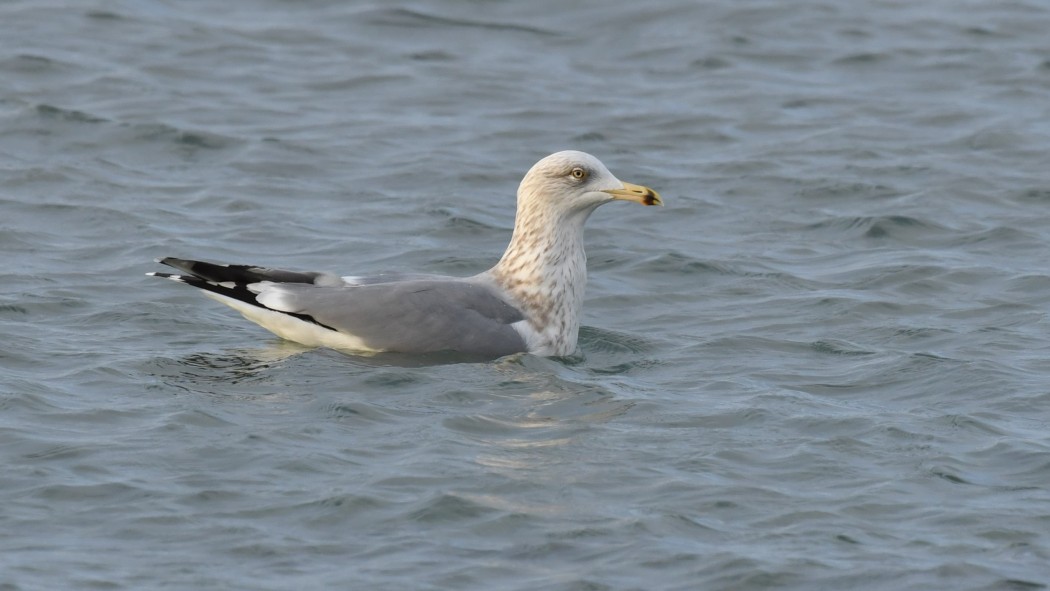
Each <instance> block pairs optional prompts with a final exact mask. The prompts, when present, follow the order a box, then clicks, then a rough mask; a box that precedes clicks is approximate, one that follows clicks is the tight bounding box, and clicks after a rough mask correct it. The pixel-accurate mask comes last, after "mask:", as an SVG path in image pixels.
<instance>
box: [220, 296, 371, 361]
mask: <svg viewBox="0 0 1050 591" xmlns="http://www.w3.org/2000/svg"><path fill="white" fill-rule="evenodd" d="M204 295H206V296H208V297H210V298H212V299H213V300H215V301H217V302H222V303H223V304H226V305H227V306H229V307H231V308H233V309H234V310H237V311H238V312H240V313H241V314H242V315H243V316H244V317H245V318H247V319H248V320H251V321H252V322H254V323H256V324H258V325H259V326H261V327H263V328H265V329H266V330H268V331H270V332H272V333H273V334H275V335H277V336H279V337H281V338H282V339H287V340H289V341H295V342H297V343H300V344H303V345H306V346H308V347H330V348H332V349H343V350H347V351H369V352H377V351H378V350H377V349H372V348H370V347H368V346H367V345H365V342H364V341H362V340H361V339H359V338H358V337H356V336H354V335H352V334H347V333H343V332H337V331H334V330H330V329H327V328H325V327H323V326H319V325H317V324H314V323H313V322H307V321H305V320H299V319H298V318H296V317H294V316H289V315H287V314H285V313H283V312H275V311H273V310H267V309H266V308H260V307H258V306H253V305H251V304H246V303H244V302H242V301H240V300H235V299H233V298H230V297H227V296H224V295H219V294H217V293H215V292H211V291H205V292H204Z"/></svg>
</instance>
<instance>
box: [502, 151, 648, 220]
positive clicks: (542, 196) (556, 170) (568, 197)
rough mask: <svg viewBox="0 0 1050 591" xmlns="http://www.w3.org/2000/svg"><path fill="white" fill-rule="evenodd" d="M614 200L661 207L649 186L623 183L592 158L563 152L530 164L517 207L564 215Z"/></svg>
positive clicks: (522, 182)
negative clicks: (535, 208) (531, 165)
mask: <svg viewBox="0 0 1050 591" xmlns="http://www.w3.org/2000/svg"><path fill="white" fill-rule="evenodd" d="M616 199H621V200H625V201H634V202H636V203H641V204H643V205H663V201H661V200H660V195H659V194H658V193H657V192H656V191H653V190H652V189H650V188H648V187H642V186H640V185H634V184H631V183H625V182H623V181H621V180H620V179H618V178H616V177H615V176H613V174H612V173H611V172H609V169H608V168H606V167H605V165H604V164H602V162H601V160H598V159H597V158H595V157H594V156H591V155H590V154H587V153H585V152H577V151H575V150H565V151H564V152H556V153H554V154H551V155H550V156H547V157H546V158H544V159H543V160H540V161H539V162H537V163H536V164H534V165H533V167H532V168H531V169H529V172H528V173H527V174H526V175H525V178H524V179H522V181H521V186H519V187H518V208H519V210H521V209H522V207H523V206H525V207H527V208H529V206H532V207H537V206H538V207H541V208H543V209H544V210H547V211H550V212H557V213H560V214H561V215H563V216H572V215H573V214H577V213H583V212H586V213H588V214H589V213H590V212H591V211H593V210H594V208H596V207H598V206H599V205H601V204H603V203H608V202H609V201H613V200H616Z"/></svg>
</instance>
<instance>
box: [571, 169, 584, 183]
mask: <svg viewBox="0 0 1050 591" xmlns="http://www.w3.org/2000/svg"><path fill="white" fill-rule="evenodd" d="M570 174H572V178H574V179H576V180H580V181H582V180H583V179H585V178H587V171H586V170H584V169H582V168H580V167H579V166H577V167H576V168H574V169H572V172H571V173H570Z"/></svg>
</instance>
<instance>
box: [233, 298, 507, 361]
mask: <svg viewBox="0 0 1050 591" xmlns="http://www.w3.org/2000/svg"><path fill="white" fill-rule="evenodd" d="M249 289H251V290H252V291H256V290H258V291H257V293H258V296H257V298H256V299H257V300H258V301H259V302H260V303H262V304H263V305H264V306H266V307H268V308H270V309H273V310H278V311H282V312H286V313H290V314H294V315H299V316H308V317H310V318H312V319H313V320H314V321H315V322H317V323H318V324H320V325H322V326H324V327H327V328H331V329H333V330H337V331H339V332H344V333H347V334H351V335H354V336H356V337H357V338H359V339H361V340H362V341H364V342H365V343H366V344H367V345H368V346H369V347H370V348H374V349H377V350H382V351H398V352H402V353H428V352H437V351H458V352H461V353H470V354H478V355H492V356H497V357H499V356H503V355H509V354H511V353H517V352H520V351H525V350H526V348H527V347H526V344H525V341H524V340H523V339H522V337H521V335H520V334H518V331H517V330H515V329H514V327H512V326H511V324H512V323H514V322H518V321H519V320H523V319H524V316H523V315H522V313H521V311H519V310H518V309H517V308H515V307H514V306H512V305H510V304H509V303H508V302H507V301H506V300H504V299H503V298H502V297H501V296H500V295H499V294H498V293H497V292H496V291H495V289H494V288H493V287H490V286H488V285H484V284H479V283H477V282H472V281H466V280H459V279H451V278H449V279H421V280H414V281H400V282H394V283H375V284H366V285H357V286H345V287H321V286H316V285H311V284H306V283H295V284H273V283H263V284H258V285H257V286H250V287H249Z"/></svg>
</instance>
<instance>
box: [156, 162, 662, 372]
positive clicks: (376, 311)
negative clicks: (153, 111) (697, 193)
mask: <svg viewBox="0 0 1050 591" xmlns="http://www.w3.org/2000/svg"><path fill="white" fill-rule="evenodd" d="M615 199H622V200H628V201H635V202H638V203H642V204H644V205H658V204H660V203H661V201H660V196H659V195H658V194H656V192H655V191H653V190H652V189H648V188H646V187H641V186H638V185H632V184H630V183H624V182H621V181H620V180H619V179H617V178H616V177H615V176H613V175H612V173H610V172H609V170H608V169H606V168H605V166H604V165H603V164H602V163H601V162H600V161H599V160H598V159H597V158H595V157H594V156H591V155H590V154H585V153H583V152H575V151H565V152H558V153H556V154H552V155H550V156H548V157H546V158H544V159H542V160H540V161H539V162H537V163H536V164H535V165H534V166H533V167H532V168H531V169H530V170H529V172H528V174H526V175H525V178H524V179H523V180H522V182H521V185H520V186H519V188H518V202H517V203H518V205H517V215H516V217H515V222H514V234H513V236H512V237H511V241H510V245H509V246H508V247H507V250H506V252H505V253H504V254H503V257H502V258H501V259H500V260H499V262H498V263H497V264H496V265H495V266H494V267H493V268H491V269H489V270H488V271H485V272H483V273H480V274H478V275H475V276H474V277H466V278H458V277H441V276H433V275H385V276H377V277H338V276H335V275H333V274H331V273H299V272H290V271H281V270H276V269H267V268H262V267H251V266H243V265H217V264H212V263H203V262H199V261H188V260H182V259H174V258H165V259H161V260H160V261H159V262H161V263H164V264H166V265H169V266H172V267H175V268H177V269H180V270H182V271H184V272H187V273H188V275H173V274H169V273H151V275H156V276H159V277H165V278H168V279H173V280H175V281H180V282H183V283H188V284H190V285H193V286H194V287H198V288H200V289H202V290H204V291H205V293H206V294H207V295H209V296H211V297H213V298H215V299H217V300H219V301H220V302H222V303H224V304H227V305H229V306H231V307H233V308H234V309H236V310H238V311H239V312H241V313H242V314H243V315H244V316H245V317H246V318H248V319H249V320H252V321H253V322H256V323H258V324H259V325H261V326H263V327H264V328H266V329H268V330H270V331H272V332H274V333H275V334H277V335H279V336H281V337H283V338H286V339H289V340H292V341H297V342H300V343H303V344H306V345H313V346H328V347H333V348H338V349H347V350H353V351H400V352H407V353H426V352H436V351H459V352H463V353H470V354H474V355H483V356H489V357H498V356H501V355H506V354H509V353H513V352H516V351H528V352H529V353H533V354H536V355H545V356H559V355H569V354H571V353H573V352H574V351H575V350H576V344H577V338H578V335H579V328H580V313H581V310H582V308H583V293H584V288H585V287H586V283H587V256H586V254H585V253H584V249H583V226H584V223H585V222H586V221H587V218H588V217H589V216H590V215H591V213H592V212H593V211H594V210H595V209H596V208H597V207H598V206H599V205H601V204H603V203H607V202H609V201H613V200H615Z"/></svg>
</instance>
